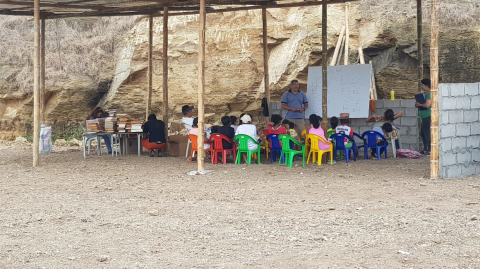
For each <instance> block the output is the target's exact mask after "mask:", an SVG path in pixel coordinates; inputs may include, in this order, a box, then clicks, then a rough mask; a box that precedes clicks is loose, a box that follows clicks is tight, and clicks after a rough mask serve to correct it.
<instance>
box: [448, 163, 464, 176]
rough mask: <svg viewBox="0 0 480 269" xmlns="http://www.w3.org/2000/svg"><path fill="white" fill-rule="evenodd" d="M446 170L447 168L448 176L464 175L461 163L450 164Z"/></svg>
mask: <svg viewBox="0 0 480 269" xmlns="http://www.w3.org/2000/svg"><path fill="white" fill-rule="evenodd" d="M446 170H447V178H460V177H462V167H461V166H460V165H452V166H448V167H447V168H446Z"/></svg>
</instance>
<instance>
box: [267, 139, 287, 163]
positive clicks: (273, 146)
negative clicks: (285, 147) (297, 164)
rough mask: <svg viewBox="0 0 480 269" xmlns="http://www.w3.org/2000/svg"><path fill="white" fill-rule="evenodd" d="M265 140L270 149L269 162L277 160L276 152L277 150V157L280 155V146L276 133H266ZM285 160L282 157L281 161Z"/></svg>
mask: <svg viewBox="0 0 480 269" xmlns="http://www.w3.org/2000/svg"><path fill="white" fill-rule="evenodd" d="M267 140H268V143H269V145H270V146H271V148H270V149H271V151H270V163H273V162H276V161H277V152H278V157H279V158H280V157H282V146H281V145H280V140H279V139H278V135H277V134H270V135H267ZM284 162H285V160H284V158H283V157H282V163H284Z"/></svg>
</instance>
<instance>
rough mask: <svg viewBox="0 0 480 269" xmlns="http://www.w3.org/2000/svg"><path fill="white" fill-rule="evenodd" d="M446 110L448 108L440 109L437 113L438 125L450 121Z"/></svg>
mask: <svg viewBox="0 0 480 269" xmlns="http://www.w3.org/2000/svg"><path fill="white" fill-rule="evenodd" d="M448 111H449V110H446V111H441V112H440V113H439V115H438V122H439V124H440V125H445V124H449V123H450V122H449V121H448ZM450 111H453V110H450Z"/></svg>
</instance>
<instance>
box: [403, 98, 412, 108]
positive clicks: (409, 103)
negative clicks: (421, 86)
mask: <svg viewBox="0 0 480 269" xmlns="http://www.w3.org/2000/svg"><path fill="white" fill-rule="evenodd" d="M400 106H401V107H403V108H410V107H413V108H415V99H402V100H400Z"/></svg>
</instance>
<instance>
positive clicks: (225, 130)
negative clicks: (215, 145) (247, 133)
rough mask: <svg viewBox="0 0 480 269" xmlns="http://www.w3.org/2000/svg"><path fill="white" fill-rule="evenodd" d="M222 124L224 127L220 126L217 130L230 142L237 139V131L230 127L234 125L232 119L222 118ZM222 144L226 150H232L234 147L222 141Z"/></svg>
mask: <svg viewBox="0 0 480 269" xmlns="http://www.w3.org/2000/svg"><path fill="white" fill-rule="evenodd" d="M222 124H223V126H219V127H218V128H217V131H218V133H219V134H222V135H224V136H226V137H228V138H229V139H230V140H232V141H233V138H234V137H235V130H234V129H233V128H232V127H230V125H232V122H231V120H230V117H229V116H224V117H222ZM222 144H223V148H224V149H231V148H232V147H233V146H232V144H230V143H228V142H227V141H225V140H223V141H222Z"/></svg>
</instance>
